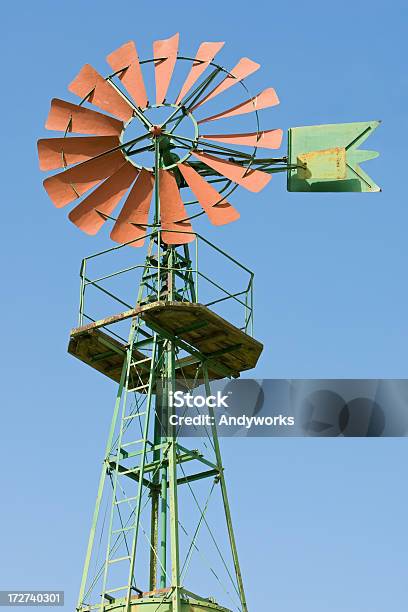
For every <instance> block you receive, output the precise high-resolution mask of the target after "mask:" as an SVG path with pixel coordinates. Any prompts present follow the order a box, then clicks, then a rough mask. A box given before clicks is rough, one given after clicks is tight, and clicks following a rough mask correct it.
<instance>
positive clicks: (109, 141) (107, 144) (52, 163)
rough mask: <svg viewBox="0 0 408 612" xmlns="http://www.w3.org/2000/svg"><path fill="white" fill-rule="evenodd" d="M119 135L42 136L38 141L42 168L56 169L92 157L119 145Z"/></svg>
mask: <svg viewBox="0 0 408 612" xmlns="http://www.w3.org/2000/svg"><path fill="white" fill-rule="evenodd" d="M119 144H120V143H119V138H118V137H117V136H85V137H77V138H75V137H74V138H42V139H40V140H39V141H38V143H37V147H38V157H39V160H40V168H41V170H56V169H57V168H64V167H66V166H70V165H71V164H76V163H77V162H83V161H85V160H87V159H92V158H93V157H96V156H97V155H101V154H102V153H106V152H107V151H110V150H111V149H114V148H115V147H118V146H119Z"/></svg>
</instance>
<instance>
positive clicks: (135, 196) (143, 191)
mask: <svg viewBox="0 0 408 612" xmlns="http://www.w3.org/2000/svg"><path fill="white" fill-rule="evenodd" d="M153 187H154V175H153V173H152V172H149V171H148V170H146V169H145V168H142V170H141V172H140V174H139V176H138V178H137V180H136V182H135V184H134V185H133V187H132V189H131V190H130V193H129V195H128V197H127V199H126V202H125V204H124V205H123V208H122V210H121V211H120V214H119V217H118V218H117V220H116V223H115V225H114V226H113V229H112V232H111V235H110V237H111V238H112V240H114V241H115V242H119V243H121V244H123V243H125V242H130V241H131V240H137V239H139V240H137V242H134V243H133V244H131V245H130V246H135V247H140V246H143V244H144V237H145V236H146V232H147V227H146V226H147V224H148V220H149V209H150V203H151V201H152V194H153Z"/></svg>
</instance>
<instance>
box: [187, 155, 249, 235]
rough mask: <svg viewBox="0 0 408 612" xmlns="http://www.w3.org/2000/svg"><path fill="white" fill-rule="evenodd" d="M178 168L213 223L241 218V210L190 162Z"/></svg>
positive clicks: (228, 221) (225, 222)
mask: <svg viewBox="0 0 408 612" xmlns="http://www.w3.org/2000/svg"><path fill="white" fill-rule="evenodd" d="M178 168H179V170H180V172H181V174H182V175H183V176H184V178H185V181H186V183H187V184H188V186H189V187H190V189H191V191H192V192H193V193H194V195H195V197H196V198H197V200H198V202H199V203H200V205H201V206H202V208H203V209H204V210H205V212H206V213H207V215H208V217H209V219H210V221H211V223H212V224H213V225H225V224H227V223H231V222H232V221H236V220H237V219H239V212H238V211H237V210H235V208H234V207H233V206H231V204H229V202H227V200H225V199H223V197H222V195H220V194H219V193H218V191H217V190H216V189H215V188H214V187H213V186H212V185H211V184H210V183H207V181H206V180H205V179H204V178H203V177H202V176H200V175H199V174H198V172H196V171H195V170H194V168H192V167H191V166H189V165H188V164H179V166H178Z"/></svg>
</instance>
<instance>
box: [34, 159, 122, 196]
mask: <svg viewBox="0 0 408 612" xmlns="http://www.w3.org/2000/svg"><path fill="white" fill-rule="evenodd" d="M125 163H126V161H125V158H124V157H123V154H122V152H121V151H114V152H112V153H106V154H105V155H102V156H101V157H97V158H94V159H90V160H89V161H85V162H82V164H78V165H77V166H74V167H73V168H69V170H64V171H63V172H60V173H59V174H55V175H54V176H50V177H49V178H46V179H45V180H44V182H43V185H44V188H45V190H46V192H47V193H48V195H49V197H50V198H51V200H52V202H53V203H54V204H55V206H56V207H57V208H61V207H62V206H65V205H66V204H69V203H70V202H73V201H74V200H76V199H77V198H79V197H80V196H81V195H82V194H84V193H85V192H86V191H88V190H89V189H91V188H92V187H95V185H97V184H98V183H99V182H100V181H102V180H103V179H105V178H107V177H108V176H111V175H112V174H113V173H114V172H116V170H118V169H119V168H120V167H121V166H123V164H125Z"/></svg>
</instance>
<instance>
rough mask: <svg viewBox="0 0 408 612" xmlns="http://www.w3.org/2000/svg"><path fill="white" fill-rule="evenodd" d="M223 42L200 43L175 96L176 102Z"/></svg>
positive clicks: (202, 70)
mask: <svg viewBox="0 0 408 612" xmlns="http://www.w3.org/2000/svg"><path fill="white" fill-rule="evenodd" d="M224 44H225V43H224V42H203V43H201V45H200V47H199V49H198V51H197V55H196V57H195V60H194V62H193V65H192V67H191V70H190V72H189V74H188V76H187V79H186V80H185V82H184V85H183V87H182V88H181V91H180V93H179V95H178V97H177V100H176V104H179V103H180V102H181V100H182V99H183V98H184V96H185V95H186V94H187V93H188V92H189V91H190V89H191V88H192V86H193V85H194V83H195V82H196V81H197V80H198V79H199V78H200V76H201V75H202V74H203V72H205V70H207V68H208V66H209V64H210V62H212V61H213V59H214V57H215V56H216V55H217V53H218V52H219V51H220V50H221V49H222V47H223V46H224Z"/></svg>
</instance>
